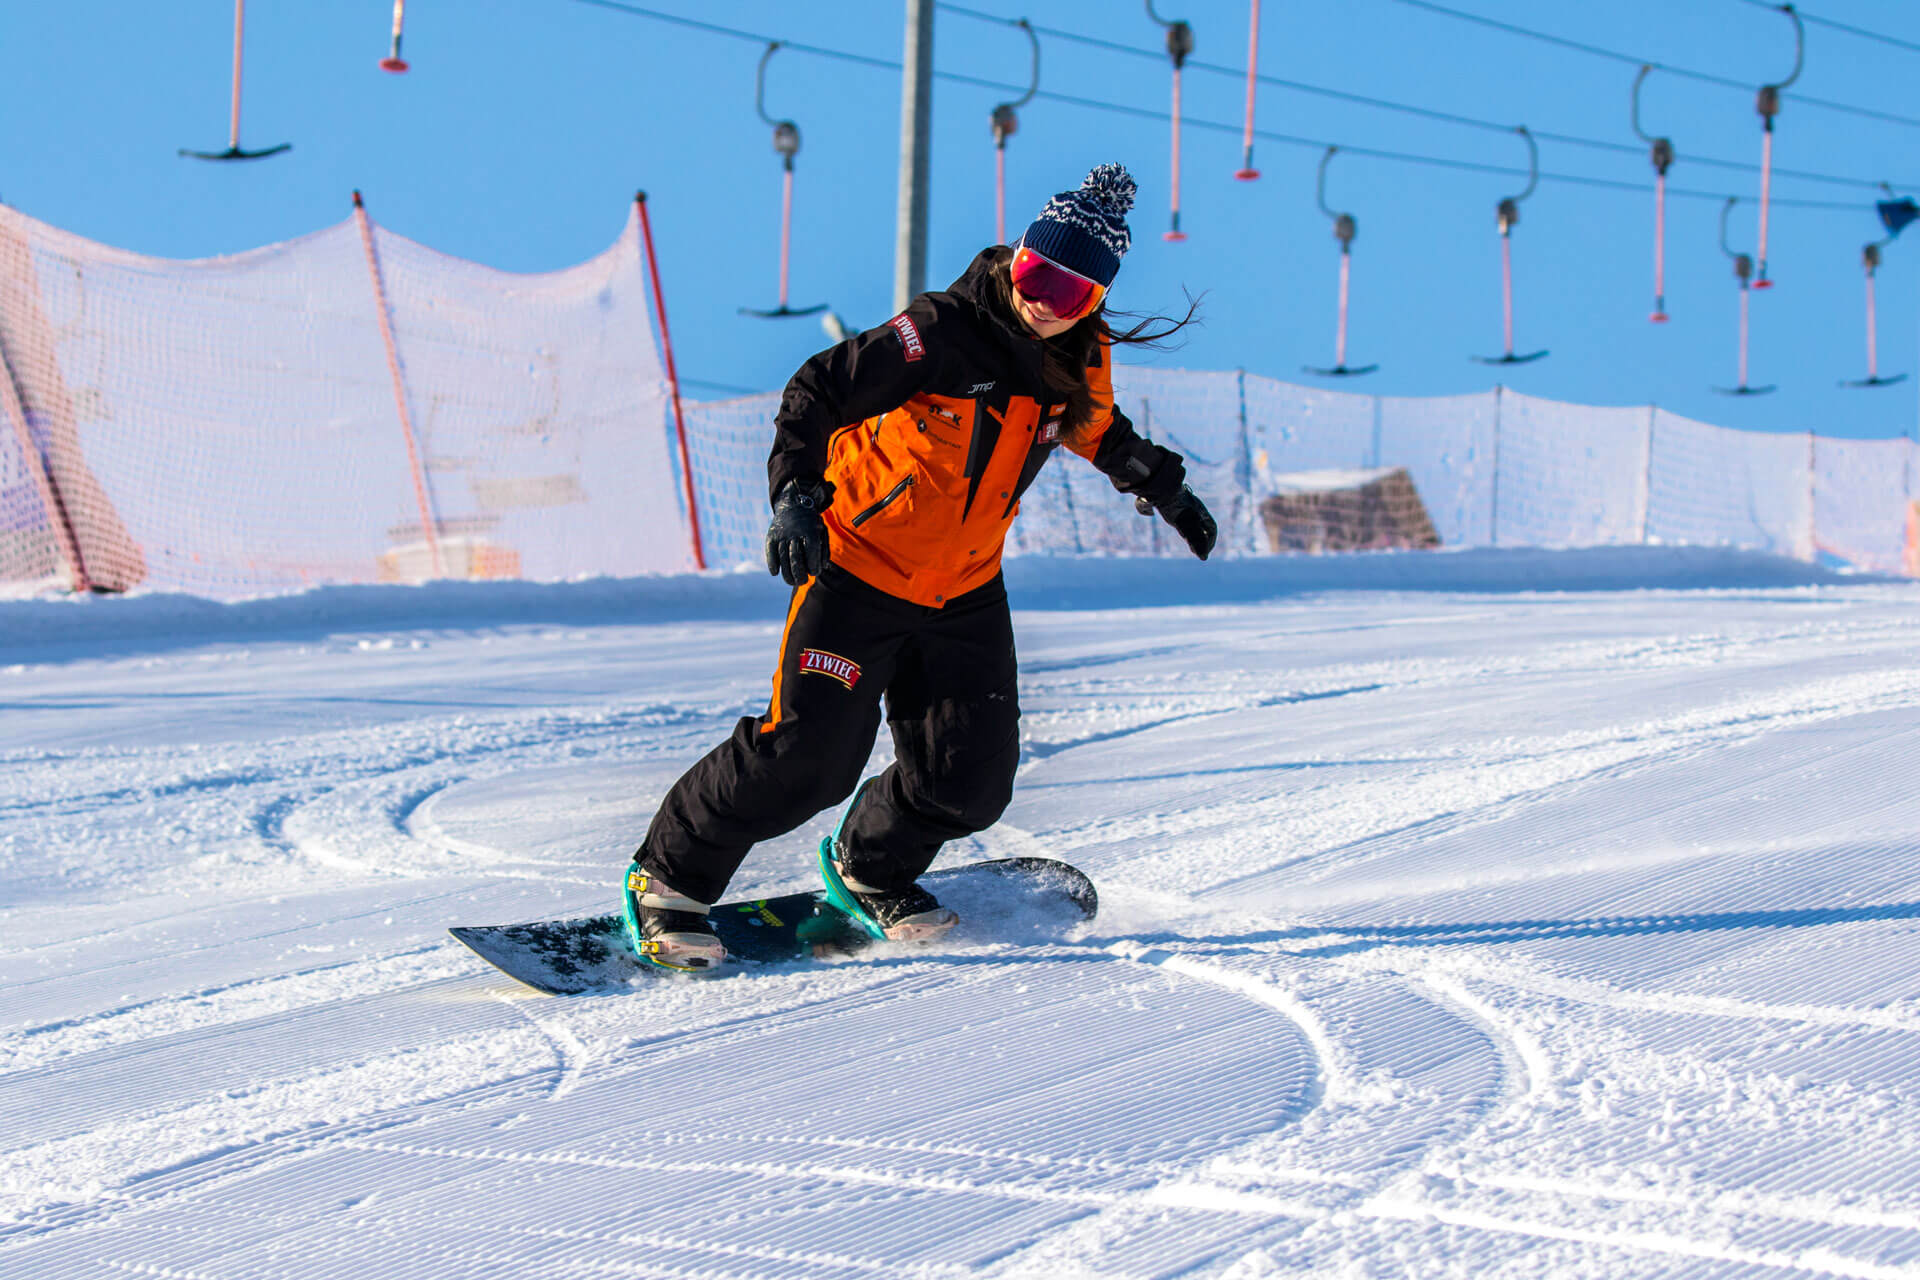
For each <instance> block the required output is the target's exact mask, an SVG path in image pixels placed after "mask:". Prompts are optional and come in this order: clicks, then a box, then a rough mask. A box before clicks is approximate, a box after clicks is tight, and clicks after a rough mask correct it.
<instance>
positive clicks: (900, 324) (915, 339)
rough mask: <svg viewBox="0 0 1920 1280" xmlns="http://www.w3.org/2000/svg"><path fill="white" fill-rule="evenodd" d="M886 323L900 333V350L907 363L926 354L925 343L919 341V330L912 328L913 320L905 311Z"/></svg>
mask: <svg viewBox="0 0 1920 1280" xmlns="http://www.w3.org/2000/svg"><path fill="white" fill-rule="evenodd" d="M887 323H888V324H890V325H892V326H893V331H894V332H895V333H897V334H899V335H900V350H901V351H902V352H903V353H905V355H906V357H907V360H908V362H909V363H911V362H912V361H915V360H918V359H920V358H921V357H922V356H924V355H926V354H927V345H926V344H925V343H924V342H922V341H920V330H918V329H916V328H914V325H913V320H912V319H911V318H910V317H909V316H908V315H907V313H906V312H904V311H902V312H901V313H900V314H899V315H897V316H895V317H894V318H893V319H891V320H889V321H888V322H887Z"/></svg>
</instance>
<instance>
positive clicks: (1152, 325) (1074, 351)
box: [991, 245, 1200, 444]
mask: <svg viewBox="0 0 1920 1280" xmlns="http://www.w3.org/2000/svg"><path fill="white" fill-rule="evenodd" d="M1012 263H1013V250H1012V249H1011V248H1009V247H1008V246H1006V245H1001V246H1000V247H999V248H997V249H995V250H994V251H993V258H992V264H991V265H992V267H993V283H994V295H995V299H996V301H998V302H999V304H1000V306H1001V308H1002V309H1004V310H1005V311H1006V313H1007V315H1008V317H1010V318H1011V319H1012V321H1013V324H1014V326H1015V327H1016V328H1018V327H1020V326H1021V324H1022V322H1021V320H1020V313H1019V311H1018V310H1017V309H1016V308H1015V307H1014V305H1013V272H1012V269H1011V268H1012ZM1199 309H1200V300H1199V299H1198V298H1195V297H1193V296H1192V295H1191V294H1189V295H1188V297H1187V314H1186V315H1184V316H1182V317H1180V319H1178V320H1175V319H1172V318H1171V317H1168V316H1156V315H1148V316H1140V315H1138V314H1136V313H1134V312H1128V311H1114V312H1109V311H1108V310H1107V308H1106V306H1105V304H1104V303H1103V304H1102V305H1100V306H1098V307H1095V308H1094V309H1093V310H1092V311H1090V312H1088V313H1087V314H1086V315H1084V316H1082V317H1081V318H1080V319H1079V320H1078V321H1077V322H1075V324H1074V326H1073V328H1071V329H1068V330H1067V331H1066V332H1065V333H1062V334H1060V335H1058V336H1057V337H1052V338H1048V339H1047V340H1046V341H1045V342H1043V343H1041V344H1040V345H1041V347H1042V349H1043V350H1044V351H1045V357H1044V359H1043V362H1042V364H1041V368H1040V374H1041V377H1042V379H1043V380H1044V381H1045V382H1046V384H1047V390H1048V391H1050V392H1052V393H1054V394H1055V395H1058V396H1059V397H1060V398H1061V399H1062V400H1064V401H1065V402H1066V406H1067V409H1066V414H1065V416H1064V417H1063V418H1062V420H1061V424H1060V427H1061V430H1060V435H1061V437H1062V439H1064V440H1066V441H1067V442H1068V443H1070V444H1077V443H1079V442H1080V441H1081V439H1082V438H1083V437H1084V436H1085V434H1086V432H1087V429H1088V428H1089V427H1090V426H1092V425H1093V417H1094V413H1095V412H1096V409H1097V406H1096V405H1095V403H1094V398H1093V386H1092V384H1091V383H1090V382H1089V381H1088V379H1087V369H1088V367H1089V365H1090V364H1091V362H1092V360H1093V357H1094V354H1095V352H1097V351H1098V350H1099V347H1100V344H1101V343H1102V342H1107V343H1110V344H1112V345H1113V346H1116V347H1117V346H1129V347H1153V348H1156V349H1165V348H1166V347H1169V346H1172V345H1174V344H1172V343H1169V342H1168V341H1167V339H1169V338H1171V337H1172V336H1173V335H1174V334H1176V333H1178V332H1180V331H1181V330H1182V329H1184V328H1186V327H1187V326H1188V325H1190V324H1192V323H1194V316H1195V315H1196V314H1197V313H1198V311H1199ZM1109 315H1113V316H1118V317H1121V318H1123V319H1127V320H1134V321H1136V323H1135V324H1134V326H1133V327H1132V328H1130V329H1125V330H1117V329H1115V328H1114V327H1113V326H1112V325H1111V324H1109V323H1108V321H1107V317H1108V316H1109ZM1156 326H1157V327H1156Z"/></svg>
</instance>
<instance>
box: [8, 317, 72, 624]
mask: <svg viewBox="0 0 1920 1280" xmlns="http://www.w3.org/2000/svg"><path fill="white" fill-rule="evenodd" d="M0 401H4V402H5V408H6V412H7V421H8V422H10V423H12V424H13V433H14V435H15V436H16V437H18V439H19V442H20V459H21V462H22V463H23V464H24V465H25V466H26V468H27V471H28V472H29V473H30V474H31V475H32V476H33V487H34V488H35V489H36V490H37V491H38V492H39V494H40V505H41V506H42V508H44V510H45V512H46V517H47V523H48V524H49V525H51V526H52V528H53V531H54V537H55V539H56V540H57V541H58V543H59V544H60V558H61V559H62V560H65V561H66V562H67V578H68V580H69V582H70V583H71V584H72V588H73V590H74V591H75V592H76V593H85V592H87V591H89V590H91V589H92V587H93V583H92V582H91V581H89V580H88V578H87V564H86V561H85V560H83V559H81V557H80V539H79V538H78V537H76V536H75V534H74V531H73V521H72V519H71V518H70V517H69V516H68V514H67V506H66V503H64V502H62V501H61V500H60V495H59V493H58V492H57V491H56V490H55V489H54V487H53V480H52V478H51V477H49V476H48V475H47V469H46V467H44V466H43V465H41V461H40V449H39V446H37V445H36V444H34V442H33V431H32V429H31V428H30V427H29V426H28V425H27V409H26V404H25V403H24V402H23V401H22V400H21V398H20V391H19V389H18V388H17V387H15V386H14V382H13V371H12V370H11V369H9V368H8V367H7V359H6V352H5V351H4V350H0Z"/></svg>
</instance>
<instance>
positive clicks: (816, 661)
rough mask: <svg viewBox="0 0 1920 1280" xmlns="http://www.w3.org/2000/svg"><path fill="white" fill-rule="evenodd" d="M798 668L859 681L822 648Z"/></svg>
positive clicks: (806, 652) (805, 652) (809, 652)
mask: <svg viewBox="0 0 1920 1280" xmlns="http://www.w3.org/2000/svg"><path fill="white" fill-rule="evenodd" d="M903 318H904V317H903ZM800 670H801V672H802V674H804V673H806V672H808V671H812V672H816V673H818V674H820V675H823V676H826V677H827V678H829V679H831V680H838V681H839V682H840V683H841V684H843V685H845V686H847V688H849V689H851V688H853V686H854V685H856V684H859V683H860V664H859V663H857V662H848V661H847V660H846V659H845V658H843V657H841V656H840V655H839V654H837V653H828V652H826V651H825V650H824V649H802V650H801V651H800Z"/></svg>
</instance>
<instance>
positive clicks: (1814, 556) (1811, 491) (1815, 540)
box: [1807, 427, 1820, 560]
mask: <svg viewBox="0 0 1920 1280" xmlns="http://www.w3.org/2000/svg"><path fill="white" fill-rule="evenodd" d="M1816 438H1817V437H1815V436H1814V434H1813V429H1812V428H1811V427H1809V428H1808V429H1807V559H1808V560H1818V559H1819V558H1820V519H1819V517H1818V516H1817V515H1816V514H1814V505H1813V504H1814V501H1815V499H1816V497H1817V493H1816V490H1815V488H1814V473H1815V468H1816V465H1817V463H1818V461H1819V460H1818V458H1817V457H1816V456H1815V452H1814V451H1815V449H1816V447H1817V446H1816V445H1815V440H1816Z"/></svg>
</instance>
